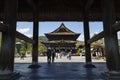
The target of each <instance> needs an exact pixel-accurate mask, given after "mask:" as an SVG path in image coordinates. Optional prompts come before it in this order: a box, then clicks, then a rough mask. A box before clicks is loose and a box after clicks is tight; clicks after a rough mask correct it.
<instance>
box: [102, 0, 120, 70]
mask: <svg viewBox="0 0 120 80" xmlns="http://www.w3.org/2000/svg"><path fill="white" fill-rule="evenodd" d="M102 4H103V5H102V6H103V11H104V14H103V26H104V33H105V34H104V36H105V37H104V38H105V51H106V64H107V68H108V69H109V70H110V71H113V70H114V71H120V54H119V49H118V39H117V33H113V31H112V30H113V28H112V25H113V24H114V23H115V8H114V0H102Z"/></svg>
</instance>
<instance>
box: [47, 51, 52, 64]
mask: <svg viewBox="0 0 120 80" xmlns="http://www.w3.org/2000/svg"><path fill="white" fill-rule="evenodd" d="M47 62H48V63H49V64H50V63H51V50H50V49H48V51H47Z"/></svg>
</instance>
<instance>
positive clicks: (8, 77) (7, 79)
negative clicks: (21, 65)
mask: <svg viewBox="0 0 120 80" xmlns="http://www.w3.org/2000/svg"><path fill="white" fill-rule="evenodd" d="M20 77H21V75H20V73H16V72H13V73H9V74H0V80H17V79H18V78H20Z"/></svg>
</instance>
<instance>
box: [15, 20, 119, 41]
mask: <svg viewBox="0 0 120 80" xmlns="http://www.w3.org/2000/svg"><path fill="white" fill-rule="evenodd" d="M61 23H64V25H65V26H66V27H67V28H68V29H70V30H72V31H73V32H75V33H80V34H81V35H80V36H79V37H78V39H77V40H79V41H84V31H83V22H64V21H63V22H62V21H61V22H47V21H46V22H39V36H45V35H44V34H45V33H50V32H52V31H54V30H55V29H57V28H58V27H59V26H60V25H61ZM102 24H103V23H102V22H89V26H90V37H92V36H93V34H95V33H96V34H97V33H99V32H101V31H103V25H102ZM17 31H19V32H21V33H23V34H25V35H26V36H28V37H32V35H33V23H32V22H17ZM118 37H120V34H119V33H118Z"/></svg>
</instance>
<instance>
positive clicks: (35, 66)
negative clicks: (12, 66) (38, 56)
mask: <svg viewBox="0 0 120 80" xmlns="http://www.w3.org/2000/svg"><path fill="white" fill-rule="evenodd" d="M39 67H41V66H40V65H39V64H38V63H36V64H31V65H30V66H28V68H39Z"/></svg>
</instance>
